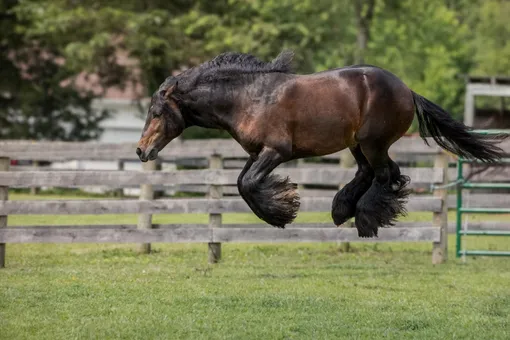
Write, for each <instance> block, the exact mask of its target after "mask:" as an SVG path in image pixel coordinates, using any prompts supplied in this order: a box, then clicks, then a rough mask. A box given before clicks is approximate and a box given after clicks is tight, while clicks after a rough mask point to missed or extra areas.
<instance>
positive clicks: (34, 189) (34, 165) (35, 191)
mask: <svg viewBox="0 0 510 340" xmlns="http://www.w3.org/2000/svg"><path fill="white" fill-rule="evenodd" d="M39 165H40V164H39V161H32V168H33V170H34V171H37V168H38V167H39ZM39 189H40V188H38V187H32V188H30V194H31V195H37V194H38V193H39V191H40V190H39Z"/></svg>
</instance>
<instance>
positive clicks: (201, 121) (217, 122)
mask: <svg viewBox="0 0 510 340" xmlns="http://www.w3.org/2000/svg"><path fill="white" fill-rule="evenodd" d="M289 77H290V75H282V74H265V75H261V76H260V77H258V78H257V79H255V80H254V81H253V82H247V83H246V84H245V85H242V86H239V87H237V88H236V89H229V90H226V91H224V92H223V93H218V94H216V95H213V96H212V97H210V98H209V101H208V106H205V105H201V104H200V103H199V102H200V100H201V95H204V94H196V95H195V98H190V100H191V103H192V106H196V107H197V109H196V110H191V111H190V113H189V117H188V122H187V123H188V125H196V126H200V127H203V128H211V129H220V130H226V131H228V132H230V133H231V134H232V133H235V130H236V126H235V124H236V121H237V120H238V118H239V117H238V116H239V115H242V114H246V113H247V112H248V111H250V110H251V108H252V107H253V104H254V103H258V104H260V103H261V102H267V101H269V100H274V99H273V98H272V97H273V96H272V93H273V91H275V89H276V88H277V87H278V86H279V85H280V84H281V83H282V82H284V81H286V80H287V79H288V78H289ZM268 84H270V85H268Z"/></svg>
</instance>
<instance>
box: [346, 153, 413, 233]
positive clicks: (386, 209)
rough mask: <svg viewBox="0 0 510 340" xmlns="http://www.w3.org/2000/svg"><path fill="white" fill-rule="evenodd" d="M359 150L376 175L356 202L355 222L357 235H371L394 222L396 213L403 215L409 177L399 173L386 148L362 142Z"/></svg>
mask: <svg viewBox="0 0 510 340" xmlns="http://www.w3.org/2000/svg"><path fill="white" fill-rule="evenodd" d="M361 150H362V151H363V154H364V155H365V156H366V157H367V160H368V162H369V163H370V165H371V166H372V168H373V170H374V173H375V178H374V180H373V182H372V185H371V186H370V188H369V189H368V190H367V192H366V193H365V194H364V195H363V196H362V197H361V199H360V200H359V201H358V203H357V205H356V218H355V224H356V228H357V229H358V235H359V236H360V237H373V236H377V230H378V228H379V227H383V226H388V225H393V224H394V222H395V219H396V218H397V217H398V216H399V215H405V213H406V210H405V207H404V205H405V202H406V199H407V196H408V195H409V191H408V190H407V189H406V188H405V187H406V185H407V183H408V182H409V178H408V177H407V176H402V175H401V174H400V169H399V167H398V165H397V164H396V163H395V162H393V161H392V160H391V159H390V157H389V156H388V147H385V148H381V146H380V145H377V143H370V144H362V145H361Z"/></svg>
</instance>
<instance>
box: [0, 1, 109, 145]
mask: <svg viewBox="0 0 510 340" xmlns="http://www.w3.org/2000/svg"><path fill="white" fill-rule="evenodd" d="M15 5H16V2H15V1H2V2H0V16H1V17H2V21H1V26H0V64H1V65H2V66H1V68H0V138H7V139H19V138H28V139H49V140H88V139H95V138H97V136H98V135H99V133H100V132H101V129H100V128H99V125H98V124H99V122H100V121H101V120H103V119H104V118H106V117H107V116H108V114H107V112H104V111H96V110H93V109H92V107H91V100H92V98H93V95H92V94H91V93H87V92H85V91H81V92H79V91H77V90H76V89H75V88H74V86H73V84H72V82H71V83H70V82H69V80H70V79H71V78H72V76H73V74H74V73H73V72H72V71H71V70H70V69H68V68H67V67H66V65H64V64H63V63H62V58H61V54H60V51H59V50H58V48H55V45H54V44H53V42H52V41H51V40H47V39H37V40H33V39H31V38H30V37H29V36H27V35H26V34H25V32H26V31H27V30H28V28H29V27H31V26H32V25H33V22H32V21H30V18H25V17H23V16H18V15H16V12H15V11H13V9H14V8H15V7H14V6H15Z"/></svg>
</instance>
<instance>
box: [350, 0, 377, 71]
mask: <svg viewBox="0 0 510 340" xmlns="http://www.w3.org/2000/svg"><path fill="white" fill-rule="evenodd" d="M354 6H355V11H356V26H357V27H356V28H357V36H356V41H357V48H356V56H355V63H356V64H363V63H364V62H365V51H366V49H367V45H368V41H369V39H370V24H371V22H372V17H373V15H374V7H375V0H356V2H355V3H354Z"/></svg>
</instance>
